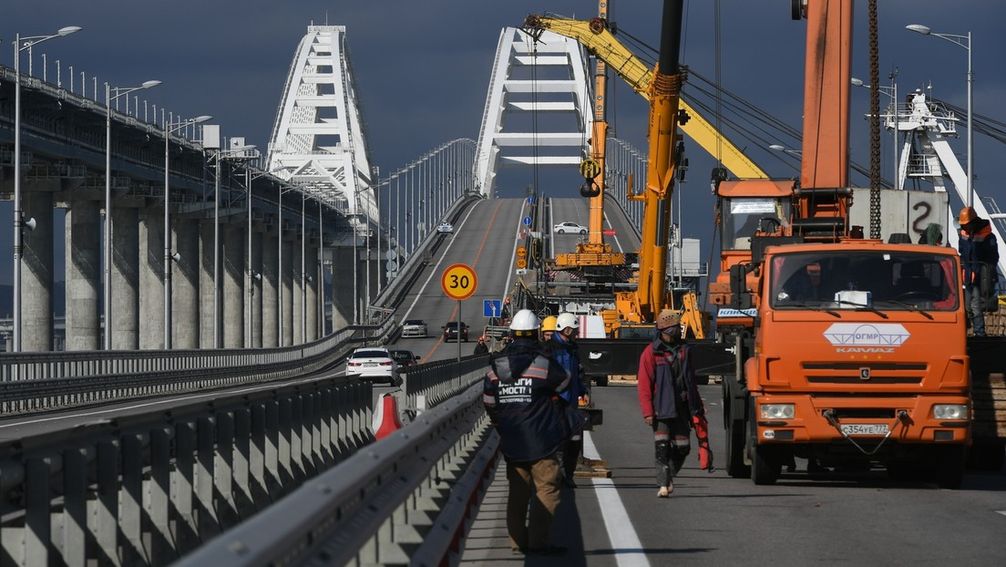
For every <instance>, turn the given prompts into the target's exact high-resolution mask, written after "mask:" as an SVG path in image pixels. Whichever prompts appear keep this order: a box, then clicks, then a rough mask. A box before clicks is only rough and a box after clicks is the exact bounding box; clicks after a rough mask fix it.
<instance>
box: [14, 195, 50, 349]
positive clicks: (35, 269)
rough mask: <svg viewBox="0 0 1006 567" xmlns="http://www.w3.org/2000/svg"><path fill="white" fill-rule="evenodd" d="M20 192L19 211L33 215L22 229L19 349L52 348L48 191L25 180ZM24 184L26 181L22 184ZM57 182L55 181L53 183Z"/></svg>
mask: <svg viewBox="0 0 1006 567" xmlns="http://www.w3.org/2000/svg"><path fill="white" fill-rule="evenodd" d="M29 183H30V184H31V185H40V187H37V189H41V190H34V191H33V190H32V189H36V187H29V188H28V189H27V190H25V191H24V192H23V193H22V198H21V199H22V201H21V206H22V211H23V212H22V214H23V215H24V220H25V221H27V220H29V219H31V218H33V217H34V219H35V223H36V224H35V229H34V230H29V229H28V227H24V228H23V233H22V234H23V235H24V236H23V238H22V243H23V245H24V251H23V260H22V268H21V350H24V351H51V350H52V193H51V192H49V191H48V188H49V187H48V185H49V184H48V183H45V182H42V183H39V182H29ZM26 185H27V184H26ZM57 185H58V183H57Z"/></svg>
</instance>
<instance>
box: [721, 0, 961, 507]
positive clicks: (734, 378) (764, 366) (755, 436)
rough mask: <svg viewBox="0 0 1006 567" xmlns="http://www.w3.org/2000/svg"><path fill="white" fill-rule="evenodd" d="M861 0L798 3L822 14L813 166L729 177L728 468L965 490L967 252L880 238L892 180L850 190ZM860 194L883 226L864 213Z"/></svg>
mask: <svg viewBox="0 0 1006 567" xmlns="http://www.w3.org/2000/svg"><path fill="white" fill-rule="evenodd" d="M852 5H853V0H830V1H827V2H826V1H823V0H806V1H795V2H794V3H793V6H794V16H795V17H798V18H806V20H807V43H806V45H807V53H806V63H805V84H804V124H803V132H804V136H803V147H802V152H801V156H802V157H801V160H802V163H801V175H800V178H799V179H798V180H787V181H772V180H741V181H722V182H720V183H719V185H718V187H717V196H718V207H719V217H720V226H721V230H722V236H723V250H722V254H721V273H720V275H719V276H718V277H717V279H716V281H714V282H712V283H711V284H710V290H709V298H710V300H711V302H712V303H713V304H714V305H717V306H718V307H719V309H720V312H719V316H718V318H717V334H718V336H719V337H720V339H721V340H722V341H723V342H725V343H727V344H728V345H729V346H730V347H731V350H732V352H733V355H734V357H735V365H734V366H735V368H734V372H733V374H732V375H727V376H725V377H724V380H723V401H724V425H725V427H726V433H727V446H726V447H725V450H726V451H725V452H726V453H727V459H726V461H727V463H726V464H727V469H728V471H729V473H730V474H731V475H733V476H746V475H748V474H750V477H751V479H752V480H753V481H754V482H755V484H771V483H773V482H775V480H776V479H777V477H778V475H779V473H780V470H781V468H782V466H783V465H785V464H788V463H791V462H792V459H793V457H803V458H807V459H809V462H810V466H812V467H814V466H821V467H831V466H833V467H841V468H852V469H857V468H859V469H864V468H868V467H871V466H874V465H876V464H881V465H886V466H887V468H888V470H889V471H890V472H891V473H892V475H894V476H901V475H912V476H915V475H916V474H918V473H920V472H928V473H930V474H931V475H932V476H933V477H934V478H935V479H936V480H937V481H938V482H939V483H940V484H941V485H943V486H946V487H957V486H959V485H960V482H961V478H962V476H963V473H964V468H965V458H966V452H967V447H968V444H969V443H970V439H971V421H970V413H971V404H970V401H969V395H970V374H969V359H968V354H967V346H966V344H965V340H966V338H965V337H966V329H965V324H966V323H965V321H966V316H965V312H964V306H963V303H964V301H963V297H962V293H961V283H960V275H959V274H960V261H959V258H958V257H957V254H956V252H955V251H953V250H952V249H949V248H945V247H940V246H928V245H920V244H913V243H912V241H913V240H915V239H913V238H911V237H909V234H908V233H907V232H908V231H906V233H902V234H892V235H891V237H890V238H887V239H881V238H878V234H879V233H880V225H881V220H882V219H883V216H884V211H883V210H881V206H880V204H881V203H882V202H885V201H884V199H882V197H884V195H882V194H881V193H882V191H881V190H880V189H878V188H874V189H866V190H858V189H852V188H851V187H850V184H849V179H848V169H849V167H848V166H849V163H848V154H849V85H850V72H849V71H850V70H849V62H850V60H851V52H852V49H851V44H852ZM857 191H865V192H866V193H865V194H864V195H863V197H862V198H861V199H855V201H856V204H857V206H860V207H862V206H867V207H868V208H869V209H870V210H869V214H867V215H866V216H867V220H868V221H869V224H870V226H869V228H870V234H871V235H872V238H869V239H868V238H865V237H864V232H865V231H864V229H863V227H860V226H855V225H853V224H852V222H851V221H852V219H853V218H854V217H855V215H854V214H852V213H853V211H854V208H853V201H854V199H853V197H854V195H856V194H857V193H856V192H857ZM892 193H898V194H900V195H902V196H903V198H906V199H907V198H909V197H907V196H906V194H907V192H903V191H902V192H893V191H892ZM944 203H945V202H944ZM942 207H943V208H942V209H939V210H946V208H945V207H946V204H943V205H942ZM937 216H939V215H937ZM945 216H946V215H943V217H945ZM860 218H862V217H860ZM944 222H945V221H944ZM946 228H948V227H944V229H946ZM889 229H890V227H888V230H889ZM889 232H890V230H889ZM945 233H946V232H945V230H944V234H945Z"/></svg>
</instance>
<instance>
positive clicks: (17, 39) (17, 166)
mask: <svg viewBox="0 0 1006 567" xmlns="http://www.w3.org/2000/svg"><path fill="white" fill-rule="evenodd" d="M80 30H81V28H80V27H79V26H66V27H63V28H60V29H59V30H57V31H56V33H54V34H49V35H31V36H26V37H21V34H20V33H18V34H15V36H14V274H13V276H14V305H13V307H14V321H13V337H12V338H13V342H14V348H13V351H14V352H21V252H22V249H23V248H24V245H23V243H22V234H21V230H22V229H21V227H22V223H23V221H24V219H22V218H21V216H22V214H23V211H22V210H21V52H22V51H24V50H26V49H31V47H32V46H33V45H36V44H39V43H42V42H43V41H48V40H50V39H53V38H56V37H65V36H68V35H70V34H72V33H74V32H78V31H80Z"/></svg>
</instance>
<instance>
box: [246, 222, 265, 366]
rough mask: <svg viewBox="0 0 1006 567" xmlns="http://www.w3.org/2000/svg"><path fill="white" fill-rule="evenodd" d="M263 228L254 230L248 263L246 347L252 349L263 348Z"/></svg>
mask: <svg viewBox="0 0 1006 567" xmlns="http://www.w3.org/2000/svg"><path fill="white" fill-rule="evenodd" d="M263 240H264V239H263V233H262V226H261V225H260V224H256V226H255V227H254V229H253V230H252V247H251V258H249V262H248V274H247V275H246V279H245V283H246V286H247V288H246V291H245V297H246V298H248V306H247V309H248V313H250V315H246V316H247V317H248V321H249V323H250V324H251V329H250V330H246V331H245V332H246V333H247V335H248V337H249V338H250V339H251V341H250V343H249V344H246V345H245V346H246V347H250V348H262V287H263V286H262V284H263V283H264V281H265V278H264V277H263V276H262V252H263V250H262V242H263Z"/></svg>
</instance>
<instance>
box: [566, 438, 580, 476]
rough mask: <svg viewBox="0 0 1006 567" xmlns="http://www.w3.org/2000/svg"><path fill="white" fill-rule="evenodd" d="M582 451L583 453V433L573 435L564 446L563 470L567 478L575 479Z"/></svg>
mask: <svg viewBox="0 0 1006 567" xmlns="http://www.w3.org/2000/svg"><path fill="white" fill-rule="evenodd" d="M581 453H583V434H582V433H580V434H578V435H574V436H572V437H571V438H570V439H569V440H568V441H566V444H565V445H563V447H562V472H563V474H564V475H565V476H566V479H567V480H573V475H574V474H575V473H576V465H577V464H578V463H579V462H580V454H581Z"/></svg>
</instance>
